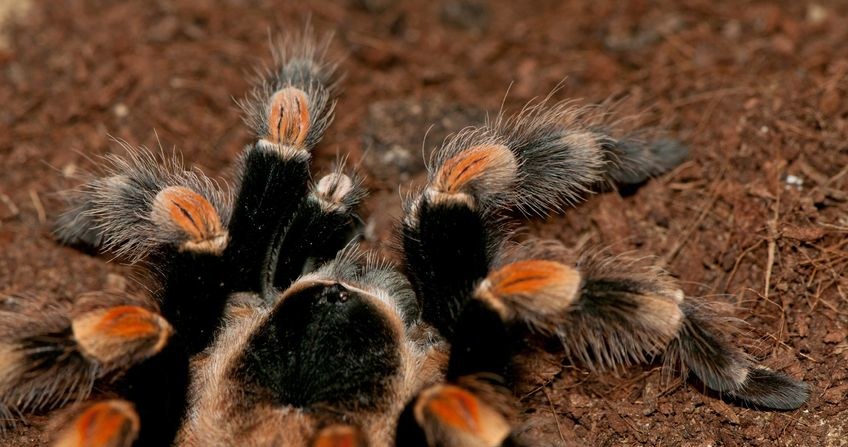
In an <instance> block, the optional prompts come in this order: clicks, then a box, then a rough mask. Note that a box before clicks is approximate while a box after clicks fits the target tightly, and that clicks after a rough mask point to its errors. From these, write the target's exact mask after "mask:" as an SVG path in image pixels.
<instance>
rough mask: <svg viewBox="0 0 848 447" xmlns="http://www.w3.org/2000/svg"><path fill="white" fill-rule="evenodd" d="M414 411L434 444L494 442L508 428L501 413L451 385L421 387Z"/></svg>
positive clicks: (507, 430) (496, 442)
mask: <svg viewBox="0 0 848 447" xmlns="http://www.w3.org/2000/svg"><path fill="white" fill-rule="evenodd" d="M414 412H415V418H416V420H417V421H418V424H419V425H421V427H422V428H423V429H424V432H425V433H427V436H428V439H430V440H431V441H435V442H436V445H449V446H459V445H474V446H496V445H500V443H501V442H502V441H503V440H504V439H505V438H506V437H507V436H508V435H509V432H510V427H509V423H508V422H507V421H506V419H505V418H504V417H503V415H501V414H500V413H498V412H497V411H495V410H494V409H493V408H492V407H490V406H489V405H487V404H486V403H484V402H482V401H480V400H479V399H478V398H477V396H475V395H473V394H472V393H470V392H468V391H466V390H464V389H462V388H459V387H457V386H454V385H438V386H436V387H434V388H431V389H429V390H426V391H424V392H423V393H422V395H421V396H420V397H419V398H418V402H417V403H416V405H415V409H414Z"/></svg>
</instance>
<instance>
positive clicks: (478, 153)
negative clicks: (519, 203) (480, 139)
mask: <svg viewBox="0 0 848 447" xmlns="http://www.w3.org/2000/svg"><path fill="white" fill-rule="evenodd" d="M517 170H518V166H517V164H516V161H515V156H514V155H513V154H512V151H510V150H509V148H507V147H506V146H504V145H502V144H485V145H479V146H473V147H471V148H468V149H466V150H464V151H462V152H460V153H459V154H456V155H454V156H453V157H451V158H449V159H448V160H447V161H445V162H444V163H443V164H442V166H441V167H440V168H439V170H438V171H437V172H436V175H435V178H434V180H433V188H434V189H435V190H436V191H438V192H442V193H446V194H457V193H460V192H463V190H464V189H465V188H466V187H467V186H468V185H469V184H470V183H472V182H475V181H478V180H482V182H483V183H484V185H483V186H484V187H486V188H487V189H490V190H492V191H499V190H501V189H503V188H504V187H505V186H506V185H508V184H509V183H510V182H512V181H513V180H514V179H515V177H516V172H517Z"/></svg>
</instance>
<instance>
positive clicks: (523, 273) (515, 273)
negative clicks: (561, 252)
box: [476, 259, 581, 318]
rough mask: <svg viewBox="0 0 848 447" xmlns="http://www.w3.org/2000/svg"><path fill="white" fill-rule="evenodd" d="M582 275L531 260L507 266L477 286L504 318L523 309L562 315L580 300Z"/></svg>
mask: <svg viewBox="0 0 848 447" xmlns="http://www.w3.org/2000/svg"><path fill="white" fill-rule="evenodd" d="M580 283H581V279H580V273H579V272H578V271H577V270H575V269H573V268H571V267H569V266H567V265H565V264H561V263H559V262H555V261H547V260H540V259H528V260H524V261H518V262H513V263H511V264H507V265H505V266H503V267H501V268H499V269H497V270H495V271H493V272H491V273H490V274H489V276H487V277H486V279H485V280H483V282H482V283H480V285H479V286H478V287H477V291H476V295H477V297H478V298H481V299H484V300H486V301H488V302H489V303H490V304H491V305H492V307H493V308H494V309H495V310H496V311H498V312H499V313H500V314H501V316H502V317H504V318H511V317H513V316H514V315H515V313H516V312H521V311H522V310H523V309H526V310H528V311H531V312H533V313H534V314H540V315H541V314H552V313H557V312H562V311H564V310H565V309H567V308H568V306H569V305H571V303H572V302H573V301H574V300H575V299H576V298H577V295H578V292H579V289H580Z"/></svg>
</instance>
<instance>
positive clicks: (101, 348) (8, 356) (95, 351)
mask: <svg viewBox="0 0 848 447" xmlns="http://www.w3.org/2000/svg"><path fill="white" fill-rule="evenodd" d="M144 304H145V303H143V302H142V301H141V300H134V299H132V298H131V297H126V296H122V295H113V294H106V293H97V294H87V295H84V296H83V297H81V298H80V299H79V300H78V302H77V304H75V307H74V309H69V308H64V307H57V306H53V305H49V304H48V305H45V306H43V307H40V306H37V305H36V304H35V303H32V302H27V303H23V304H22V305H21V307H18V308H16V309H12V310H9V311H5V310H4V311H3V312H0V323H1V324H0V327H2V328H3V331H4V332H3V334H2V337H0V338H2V343H0V352H2V356H0V357H2V359H0V370H2V373H3V380H2V382H1V383H0V406H2V407H4V408H5V409H6V410H7V411H11V412H14V413H23V412H26V411H32V410H43V409H50V408H54V407H57V406H61V405H63V404H64V403H66V402H68V401H72V400H80V399H83V398H85V397H87V396H88V394H89V392H90V391H91V388H92V386H93V384H94V382H95V380H97V379H104V378H109V377H114V376H115V375H118V373H120V372H123V371H125V370H127V369H128V368H131V367H132V366H133V365H136V364H138V363H140V362H143V361H144V360H145V359H148V358H151V357H153V356H155V355H156V354H158V353H159V352H161V351H162V349H163V348H164V347H165V346H166V345H167V343H168V340H169V337H170V336H171V334H172V329H171V326H170V325H169V324H168V323H167V322H166V321H165V320H164V319H163V318H162V317H161V316H159V315H158V314H157V313H156V312H153V311H151V310H150V309H149V308H148V307H147V306H145V305H144Z"/></svg>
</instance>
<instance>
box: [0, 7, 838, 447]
mask: <svg viewBox="0 0 848 447" xmlns="http://www.w3.org/2000/svg"><path fill="white" fill-rule="evenodd" d="M16 2H18V3H28V2H27V1H22V0H16ZM10 3H14V2H10ZM518 3H521V4H522V5H521V6H518ZM801 3H802V2H793V1H783V2H736V1H730V0H726V1H705V0H686V1H673V0H666V1H659V2H651V1H633V2H628V1H618V2H615V1H605V0H585V1H584V0H580V1H569V2H562V1H559V0H551V1H525V2H502V3H495V2H491V3H487V2H485V1H482V0H436V1H431V2H424V1H421V2H403V1H395V0H358V1H352V0H348V1H340V2H334V3H331V2H326V3H323V2H322V3H315V4H308V3H299V2H298V3H295V2H287V1H280V2H271V1H248V0H230V1H224V2H219V3H218V4H211V3H210V2H207V1H205V0H183V1H179V2H170V1H142V0H139V1H133V2H110V1H94V0H85V1H73V2H48V1H41V2H37V3H35V4H32V5H31V6H30V7H28V8H22V10H23V13H22V14H19V15H18V16H17V18H15V20H14V23H12V22H11V21H7V23H6V25H5V26H4V28H3V35H4V39H3V41H5V42H6V43H7V44H8V45H7V46H4V47H0V79H2V81H0V104H2V106H0V291H2V292H4V293H39V294H44V295H47V296H50V297H55V299H71V298H73V297H74V296H76V295H77V294H79V293H81V292H84V291H90V290H98V289H102V288H105V287H116V286H118V287H121V286H123V284H124V283H127V285H126V287H128V288H130V289H138V288H139V285H138V284H136V283H134V282H133V280H132V276H131V272H130V271H129V270H128V269H126V268H124V267H121V266H118V265H115V264H107V263H106V259H103V258H96V257H91V256H88V255H85V254H83V253H80V252H78V251H75V250H73V249H70V248H65V247H61V246H59V245H57V244H56V243H55V242H54V240H53V239H52V238H51V234H50V229H51V221H52V220H53V218H54V217H55V216H56V215H57V213H59V212H60V211H61V206H62V205H61V201H60V200H59V198H58V196H57V194H56V193H57V191H60V190H63V189H67V188H70V187H73V186H75V184H76V183H75V180H74V174H76V173H79V172H81V171H84V170H87V169H90V168H91V167H92V166H93V161H92V160H91V158H92V157H95V156H97V155H100V154H104V153H108V152H111V151H116V152H120V151H121V149H120V148H119V147H118V145H117V144H116V143H114V142H113V141H112V140H111V138H119V139H125V140H127V141H128V142H130V143H131V144H139V145H146V146H149V147H157V146H158V145H160V144H161V145H162V146H163V147H165V148H166V149H167V150H170V148H171V147H172V146H176V147H177V148H178V149H179V150H180V151H182V153H183V154H184V156H185V159H186V160H188V161H190V162H191V163H192V164H194V165H195V166H199V167H201V168H202V169H204V170H205V171H206V172H207V173H209V174H212V175H226V174H227V172H228V169H229V167H230V163H231V160H233V158H234V157H235V156H236V154H237V153H238V152H239V150H240V148H241V146H242V145H243V144H245V143H246V142H247V141H248V134H247V132H246V131H245V128H244V126H243V125H242V123H241V122H240V118H239V112H238V110H237V108H236V107H235V106H234V101H233V99H232V97H239V96H241V95H242V94H243V93H244V92H245V91H246V89H247V88H248V83H247V82H246V81H245V76H244V75H245V73H248V72H249V70H250V69H251V67H253V66H254V65H255V64H256V63H257V61H267V60H268V59H269V57H268V50H267V42H268V34H269V30H270V32H272V33H273V32H277V31H278V30H281V31H286V30H290V29H301V28H302V27H303V23H304V20H305V18H307V17H310V16H311V20H312V23H313V24H314V27H315V28H316V29H318V30H319V31H329V30H332V31H334V32H335V38H334V40H333V43H332V46H331V53H332V54H334V55H341V56H345V59H344V60H343V62H342V67H343V68H344V70H345V71H346V72H347V79H346V81H345V83H344V93H343V96H342V97H341V99H340V101H339V104H338V107H337V109H336V110H337V119H336V122H335V124H334V125H333V127H332V129H331V130H330V132H329V133H328V135H327V136H326V138H325V141H324V143H323V145H322V147H321V149H320V150H319V152H318V155H317V161H318V162H317V167H318V168H319V169H320V168H326V167H327V166H328V165H329V164H330V163H331V162H332V161H333V160H334V158H335V156H336V154H337V153H342V154H344V153H347V154H350V157H351V159H352V160H353V161H356V162H360V161H362V162H363V170H364V171H365V173H366V174H367V175H368V177H369V180H368V184H369V186H370V187H371V189H372V194H371V196H370V198H369V199H368V201H367V203H366V204H365V206H364V207H363V210H362V214H363V216H364V218H365V219H366V222H367V223H368V226H367V227H366V229H367V232H366V236H367V237H368V242H369V244H370V245H372V246H375V247H378V248H379V247H381V246H382V245H383V244H384V243H385V242H386V241H387V238H388V234H389V231H390V229H391V225H392V221H393V218H396V217H397V216H398V215H399V199H398V186H397V185H398V183H399V182H403V183H406V182H407V181H409V180H416V181H420V180H421V178H422V176H421V171H420V169H421V162H420V159H421V149H422V147H426V148H430V147H432V146H434V145H436V144H438V143H439V142H440V141H441V139H442V138H443V137H444V135H445V134H446V132H447V131H448V130H451V129H456V128H458V127H461V126H463V125H465V124H467V123H470V122H475V121H477V120H480V119H481V118H482V117H484V116H485V113H486V112H487V111H488V112H489V113H493V112H497V110H498V109H499V107H500V105H501V102H502V101H504V96H505V95H506V92H507V90H509V93H508V95H506V99H505V103H506V106H507V108H512V109H514V108H515V107H519V106H521V105H522V104H523V103H525V102H526V101H528V100H529V99H531V98H532V97H535V96H540V95H541V96H544V95H546V94H547V93H549V92H550V91H551V90H552V89H554V88H555V87H556V86H558V85H561V88H560V90H559V91H558V92H557V93H556V95H555V97H556V98H582V99H585V100H586V101H590V102H596V101H603V100H605V99H608V98H611V99H613V100H615V101H619V100H622V98H624V103H623V105H622V106H621V108H622V109H623V110H625V111H627V110H638V111H641V112H643V114H642V117H641V119H640V122H642V123H644V124H648V125H652V126H661V127H664V128H665V129H667V130H668V131H669V132H670V133H671V134H672V135H677V136H679V138H682V139H683V140H684V141H686V142H687V143H688V144H689V145H690V147H691V151H692V154H691V157H690V159H689V161H687V162H685V163H684V164H683V165H681V166H680V167H678V168H677V169H675V170H674V171H673V172H671V173H669V174H667V175H665V176H663V177H661V178H659V179H657V180H655V181H653V182H651V183H649V184H648V185H646V186H645V187H643V188H641V189H640V190H638V191H637V192H636V193H635V194H632V195H621V194H615V193H613V194H606V195H601V196H597V197H594V198H591V199H590V200H588V201H587V202H586V203H585V204H583V205H581V206H580V207H579V208H577V209H574V210H571V211H569V212H568V213H567V215H566V216H564V217H554V218H551V219H549V220H548V221H547V222H538V223H532V224H531V231H532V232H535V233H540V234H543V235H545V236H548V237H554V238H558V239H560V240H562V241H563V242H564V243H565V244H567V245H569V246H582V245H585V244H590V245H600V246H611V247H612V249H613V250H614V251H624V250H633V249H635V250H638V251H639V252H644V253H649V254H656V255H658V256H659V257H660V258H662V259H664V260H665V261H666V262H667V265H668V270H669V271H670V272H672V273H673V274H674V275H675V276H676V277H678V278H680V280H681V281H682V283H683V285H684V288H685V290H686V292H687V293H689V294H691V295H707V296H710V297H713V298H714V299H716V300H723V301H727V302H730V303H733V304H737V305H738V306H739V311H738V316H739V317H740V318H743V319H744V320H745V321H746V322H747V323H748V324H749V326H748V329H750V332H751V335H752V338H753V340H755V342H754V343H752V345H751V346H749V350H750V352H752V353H753V354H755V355H756V356H757V357H758V358H759V359H760V360H761V361H762V362H763V363H765V364H766V365H769V366H771V367H774V368H777V369H781V370H784V371H787V372H788V373H789V374H791V375H793V376H795V377H799V378H803V379H804V380H807V381H809V382H810V383H811V384H812V386H813V387H814V389H813V394H812V398H811V400H810V402H809V403H808V404H807V405H805V406H804V407H802V408H801V409H800V410H797V411H792V412H762V411H754V410H750V409H746V408H742V407H738V406H733V405H731V404H728V403H725V402H723V401H721V400H719V399H716V398H714V397H710V396H706V395H704V394H702V393H701V392H699V391H698V390H697V389H696V388H695V387H693V386H689V385H686V384H685V383H682V382H680V381H672V382H671V383H666V382H663V381H662V380H661V377H660V376H661V375H660V373H659V370H658V369H659V368H658V367H653V368H652V367H646V368H635V369H633V370H630V371H626V372H621V373H619V374H617V375H616V374H607V375H598V374H589V373H586V372H583V371H581V370H579V369H575V368H573V367H563V366H560V365H559V364H558V363H557V362H554V363H544V362H543V363H541V364H540V365H538V366H535V367H534V369H535V370H536V371H538V373H539V377H540V381H541V380H542V379H544V381H542V382H541V384H540V386H539V387H537V388H536V389H533V390H528V391H527V393H526V394H524V395H523V397H522V401H523V402H524V403H525V404H526V405H527V406H528V407H529V408H532V409H533V410H531V411H534V412H533V413H528V414H526V415H524V416H523V417H524V419H525V423H526V424H527V426H528V427H527V430H528V433H529V434H534V435H540V434H541V435H544V436H545V437H547V439H549V440H550V441H549V443H550V444H551V445H686V446H708V445H727V446H733V445H762V446H766V445H793V446H806V445H829V446H841V445H848V402H846V400H845V398H846V395H848V369H846V365H848V339H846V337H848V330H846V326H848V277H846V275H845V273H846V271H848V238H846V236H848V143H846V141H848V97H846V94H848V44H846V42H848V4H846V3H845V2H838V1H831V2H827V1H821V2H819V3H816V4H810V5H802V4H801ZM0 22H2V20H0ZM563 80H565V82H563ZM510 85H511V88H510ZM431 125H432V126H433V129H432V130H431V131H430V135H429V136H428V137H427V140H426V144H424V145H422V141H423V140H424V137H425V134H426V133H427V130H428V128H429V127H430V126H431ZM47 419H48V417H47V416H46V415H40V416H35V417H32V418H30V422H29V423H27V424H22V425H19V426H18V428H16V429H15V430H12V431H11V432H8V433H7V434H5V435H3V437H2V439H0V443H2V444H3V445H22V446H23V445H27V446H28V445H42V444H43V443H44V442H46V439H47V434H45V431H46V429H45V428H44V426H45V424H46V420H47Z"/></svg>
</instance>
